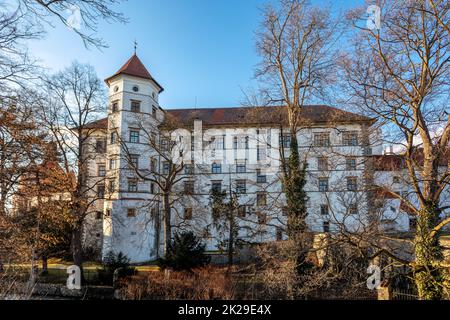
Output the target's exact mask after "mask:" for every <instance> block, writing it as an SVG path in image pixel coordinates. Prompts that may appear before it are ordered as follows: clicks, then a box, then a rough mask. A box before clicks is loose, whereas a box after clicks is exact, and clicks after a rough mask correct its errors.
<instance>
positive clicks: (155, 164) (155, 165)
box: [150, 158, 158, 173]
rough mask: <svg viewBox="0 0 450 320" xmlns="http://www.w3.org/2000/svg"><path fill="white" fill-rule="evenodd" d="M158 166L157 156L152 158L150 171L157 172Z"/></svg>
mask: <svg viewBox="0 0 450 320" xmlns="http://www.w3.org/2000/svg"><path fill="white" fill-rule="evenodd" d="M157 168H158V160H157V159H155V158H152V159H150V172H151V173H156V172H157Z"/></svg>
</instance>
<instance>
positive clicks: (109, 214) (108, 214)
mask: <svg viewBox="0 0 450 320" xmlns="http://www.w3.org/2000/svg"><path fill="white" fill-rule="evenodd" d="M105 217H111V209H106V212H105Z"/></svg>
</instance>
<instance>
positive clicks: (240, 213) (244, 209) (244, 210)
mask: <svg viewBox="0 0 450 320" xmlns="http://www.w3.org/2000/svg"><path fill="white" fill-rule="evenodd" d="M246 215H247V206H239V207H238V216H239V217H241V218H245V216H246Z"/></svg>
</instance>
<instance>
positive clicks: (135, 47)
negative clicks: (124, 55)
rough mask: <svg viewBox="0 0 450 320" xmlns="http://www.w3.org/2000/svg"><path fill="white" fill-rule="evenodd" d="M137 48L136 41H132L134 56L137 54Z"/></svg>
mask: <svg viewBox="0 0 450 320" xmlns="http://www.w3.org/2000/svg"><path fill="white" fill-rule="evenodd" d="M137 46H138V43H137V41H136V39H134V54H136V52H137Z"/></svg>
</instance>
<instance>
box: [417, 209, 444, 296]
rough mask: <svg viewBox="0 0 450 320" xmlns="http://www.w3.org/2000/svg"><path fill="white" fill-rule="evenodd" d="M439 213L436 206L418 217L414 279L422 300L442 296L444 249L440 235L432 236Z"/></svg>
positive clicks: (425, 210)
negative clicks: (441, 267) (440, 241)
mask: <svg viewBox="0 0 450 320" xmlns="http://www.w3.org/2000/svg"><path fill="white" fill-rule="evenodd" d="M438 217H439V215H438V213H437V212H436V210H435V206H430V207H428V208H426V209H424V210H423V211H422V212H421V214H420V216H418V218H417V231H416V236H415V239H414V245H415V256H416V257H415V258H416V259H415V263H416V265H415V270H414V280H415V283H416V285H417V290H418V293H419V298H420V299H421V300H438V299H441V298H442V293H443V282H444V278H443V275H442V273H441V270H440V262H441V261H442V258H443V256H442V249H441V247H440V245H439V235H438V234H435V235H434V236H432V233H431V231H432V230H433V228H434V226H435V225H436V221H437V219H438Z"/></svg>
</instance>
